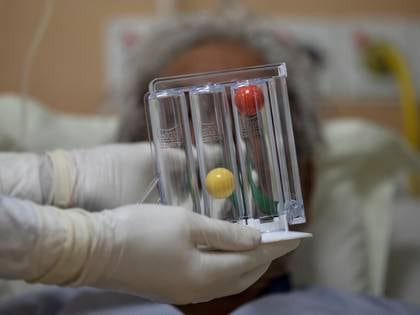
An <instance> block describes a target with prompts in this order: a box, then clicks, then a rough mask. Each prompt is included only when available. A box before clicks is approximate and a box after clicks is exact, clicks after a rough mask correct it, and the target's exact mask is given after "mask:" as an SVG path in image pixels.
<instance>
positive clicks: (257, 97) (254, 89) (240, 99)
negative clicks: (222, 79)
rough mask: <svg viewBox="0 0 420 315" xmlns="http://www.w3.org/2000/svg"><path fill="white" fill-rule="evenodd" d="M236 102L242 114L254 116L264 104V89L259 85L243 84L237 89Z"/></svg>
mask: <svg viewBox="0 0 420 315" xmlns="http://www.w3.org/2000/svg"><path fill="white" fill-rule="evenodd" d="M235 103H236V107H237V108H238V111H239V112H240V113H241V114H244V115H247V116H253V115H255V114H256V113H257V111H258V110H260V109H261V108H262V107H263V106H264V94H263V91H262V90H261V89H260V88H259V87H258V86H257V85H246V86H241V87H239V88H237V89H236V91H235Z"/></svg>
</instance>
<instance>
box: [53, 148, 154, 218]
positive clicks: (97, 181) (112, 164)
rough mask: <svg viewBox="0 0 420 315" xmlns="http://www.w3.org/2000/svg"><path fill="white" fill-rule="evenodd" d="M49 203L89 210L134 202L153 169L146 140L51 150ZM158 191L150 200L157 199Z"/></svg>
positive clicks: (146, 183) (142, 190)
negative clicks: (79, 148) (86, 147)
mask: <svg viewBox="0 0 420 315" xmlns="http://www.w3.org/2000/svg"><path fill="white" fill-rule="evenodd" d="M48 156H49V158H50V161H51V165H52V184H51V189H50V192H51V193H50V197H49V200H48V201H47V203H48V204H53V205H56V206H60V207H64V208H67V207H81V208H84V209H87V210H89V211H97V210H102V209H111V208H115V207H119V206H122V205H125V204H132V203H137V202H139V200H140V199H141V198H142V196H143V194H144V192H145V190H146V188H147V186H148V185H149V183H150V182H151V181H152V179H153V176H154V173H155V164H154V160H153V158H152V154H151V147H150V144H149V143H140V144H114V145H107V146H102V147H97V148H92V149H86V150H74V151H62V150H59V151H54V152H49V153H48ZM157 199H158V197H157V195H156V196H154V200H151V201H152V202H156V201H157Z"/></svg>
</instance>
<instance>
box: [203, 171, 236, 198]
mask: <svg viewBox="0 0 420 315" xmlns="http://www.w3.org/2000/svg"><path fill="white" fill-rule="evenodd" d="M205 184H206V189H207V192H208V193H209V194H210V196H212V197H213V198H216V199H224V198H227V197H229V196H230V195H232V193H233V191H234V189H235V180H234V178H233V174H232V172H231V171H229V170H228V169H226V168H222V167H219V168H215V169H213V170H211V171H210V172H209V173H208V174H207V177H206V183H205Z"/></svg>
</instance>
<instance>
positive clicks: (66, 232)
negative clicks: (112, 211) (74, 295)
mask: <svg viewBox="0 0 420 315" xmlns="http://www.w3.org/2000/svg"><path fill="white" fill-rule="evenodd" d="M89 216H90V214H89V213H87V212H86V211H83V210H82V209H72V210H70V211H63V210H61V209H58V208H55V207H51V206H39V205H36V204H35V203H32V202H30V201H23V200H19V199H15V198H12V197H6V196H1V195H0V278H3V279H15V280H17V279H22V280H26V281H29V282H40V283H46V284H58V285H60V284H61V285H65V284H66V283H68V282H71V281H72V280H73V279H75V278H77V275H79V274H80V271H81V270H82V269H83V266H84V265H85V261H86V259H87V258H86V257H87V256H88V252H89V248H90V245H89V244H90V241H91V240H92V238H94V237H93V236H94V235H96V234H95V230H94V229H93V230H92V228H91V227H90V225H92V224H90V222H92V220H90V219H89ZM92 233H93V234H92ZM92 235H93V236H92Z"/></svg>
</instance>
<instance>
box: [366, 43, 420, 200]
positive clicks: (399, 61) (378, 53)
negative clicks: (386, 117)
mask: <svg viewBox="0 0 420 315" xmlns="http://www.w3.org/2000/svg"><path fill="white" fill-rule="evenodd" d="M365 52H366V57H367V61H368V62H367V64H368V66H369V68H370V69H371V70H372V71H373V72H375V73H378V74H391V75H392V76H393V77H394V79H395V81H396V82H397V84H398V87H399V93H400V104H401V110H402V121H403V128H404V129H403V133H404V137H405V138H406V139H407V141H408V143H409V144H410V145H411V147H412V148H413V149H414V150H420V122H419V111H418V108H417V104H416V92H415V88H414V84H413V81H412V78H411V74H410V70H409V67H408V65H407V63H406V62H405V60H404V58H403V56H402V55H401V54H400V53H399V51H398V50H396V49H395V48H394V47H393V46H392V45H391V44H389V43H387V42H376V43H373V44H370V45H368V47H367V49H366V51H365ZM410 187H411V190H412V192H413V193H414V194H415V195H417V196H420V174H412V175H411V178H410Z"/></svg>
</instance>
